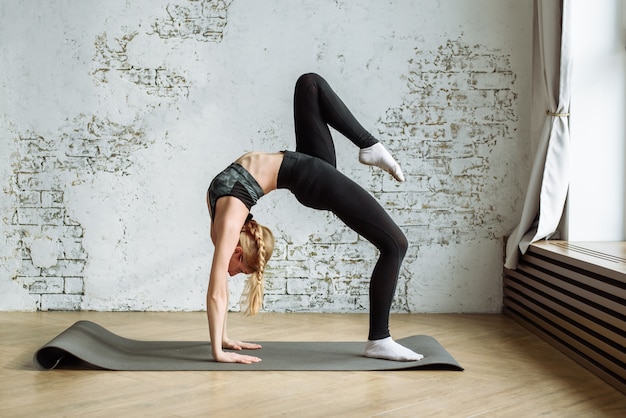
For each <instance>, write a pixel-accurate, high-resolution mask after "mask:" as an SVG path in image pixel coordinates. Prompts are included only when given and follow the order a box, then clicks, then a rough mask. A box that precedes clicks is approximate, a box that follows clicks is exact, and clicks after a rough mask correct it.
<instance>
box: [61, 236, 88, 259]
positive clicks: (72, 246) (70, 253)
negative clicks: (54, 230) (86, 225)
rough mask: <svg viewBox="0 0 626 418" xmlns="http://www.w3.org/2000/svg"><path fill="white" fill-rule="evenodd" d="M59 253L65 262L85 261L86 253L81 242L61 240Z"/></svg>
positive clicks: (70, 239)
mask: <svg viewBox="0 0 626 418" xmlns="http://www.w3.org/2000/svg"><path fill="white" fill-rule="evenodd" d="M61 251H62V254H63V258H65V259H66V260H87V252H86V251H85V249H84V248H83V244H82V241H75V240H74V239H72V238H69V239H68V238H63V239H61Z"/></svg>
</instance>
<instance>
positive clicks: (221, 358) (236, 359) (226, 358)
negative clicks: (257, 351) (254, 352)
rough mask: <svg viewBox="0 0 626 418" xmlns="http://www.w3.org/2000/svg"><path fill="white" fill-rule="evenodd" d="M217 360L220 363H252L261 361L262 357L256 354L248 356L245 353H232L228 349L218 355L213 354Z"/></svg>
mask: <svg viewBox="0 0 626 418" xmlns="http://www.w3.org/2000/svg"><path fill="white" fill-rule="evenodd" d="M213 357H214V358H215V361H217V362H219V363H243V364H252V363H258V362H260V361H261V359H260V358H258V357H254V356H246V355H243V354H237V353H232V352H228V351H222V352H220V353H219V354H218V355H217V356H215V355H213Z"/></svg>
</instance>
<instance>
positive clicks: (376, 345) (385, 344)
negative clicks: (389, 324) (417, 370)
mask: <svg viewBox="0 0 626 418" xmlns="http://www.w3.org/2000/svg"><path fill="white" fill-rule="evenodd" d="M364 355H365V357H371V358H382V359H385V360H395V361H418V360H421V359H423V358H424V356H423V355H421V354H419V353H416V352H415V351H413V350H410V349H408V348H406V347H404V346H402V345H400V344H398V343H397V342H395V341H394V340H393V339H392V338H391V337H387V338H383V339H382V340H370V341H368V342H367V344H366V345H365V354H364Z"/></svg>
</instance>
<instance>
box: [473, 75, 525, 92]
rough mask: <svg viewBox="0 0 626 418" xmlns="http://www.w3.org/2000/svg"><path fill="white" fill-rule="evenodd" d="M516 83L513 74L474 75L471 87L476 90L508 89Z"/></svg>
mask: <svg viewBox="0 0 626 418" xmlns="http://www.w3.org/2000/svg"><path fill="white" fill-rule="evenodd" d="M513 83H515V75H514V74H513V73H511V72H508V71H506V72H504V71H503V72H499V73H472V74H471V77H470V83H469V84H470V86H472V87H473V88H475V89H480V90H483V89H493V90H495V89H507V88H511V87H512V85H513Z"/></svg>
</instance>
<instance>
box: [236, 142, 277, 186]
mask: <svg viewBox="0 0 626 418" xmlns="http://www.w3.org/2000/svg"><path fill="white" fill-rule="evenodd" d="M235 162H236V163H237V164H240V165H241V166H242V167H243V168H245V169H246V170H247V171H248V173H250V174H251V175H252V177H254V179H255V180H256V181H257V183H259V186H261V188H262V189H263V193H264V194H267V193H269V192H271V191H272V190H276V187H277V186H276V182H277V179H278V171H279V170H280V165H281V164H282V162H283V153H282V152H277V153H266V152H256V151H253V152H248V153H246V154H244V155H242V156H241V157H239V158H238V159H237V160H236V161H235Z"/></svg>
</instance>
